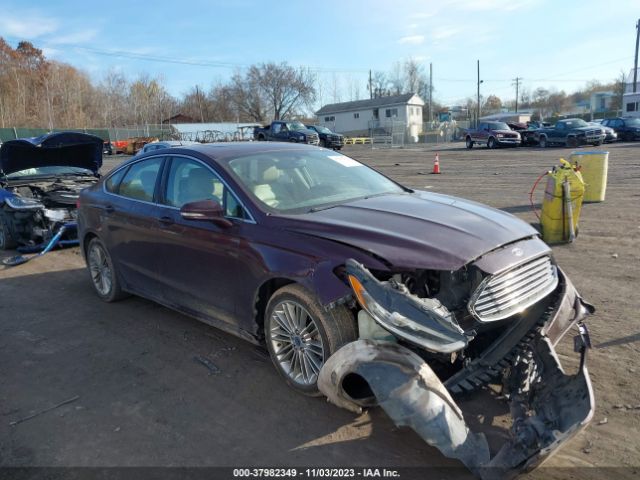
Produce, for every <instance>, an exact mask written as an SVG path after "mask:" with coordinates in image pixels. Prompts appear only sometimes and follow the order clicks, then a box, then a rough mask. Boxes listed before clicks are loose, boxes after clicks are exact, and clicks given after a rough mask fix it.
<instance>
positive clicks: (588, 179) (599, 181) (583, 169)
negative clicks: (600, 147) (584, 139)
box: [571, 151, 609, 202]
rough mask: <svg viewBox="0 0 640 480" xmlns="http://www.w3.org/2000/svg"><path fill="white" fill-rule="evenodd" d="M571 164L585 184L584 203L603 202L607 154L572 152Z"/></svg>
mask: <svg viewBox="0 0 640 480" xmlns="http://www.w3.org/2000/svg"><path fill="white" fill-rule="evenodd" d="M571 163H572V164H573V165H574V166H575V167H577V169H578V170H579V171H580V173H581V174H582V178H583V180H584V183H585V192H584V199H583V201H584V202H604V196H605V193H606V192H607V171H608V169H609V152H604V151H592V152H573V153H572V154H571Z"/></svg>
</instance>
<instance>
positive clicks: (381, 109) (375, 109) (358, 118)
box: [316, 93, 424, 137]
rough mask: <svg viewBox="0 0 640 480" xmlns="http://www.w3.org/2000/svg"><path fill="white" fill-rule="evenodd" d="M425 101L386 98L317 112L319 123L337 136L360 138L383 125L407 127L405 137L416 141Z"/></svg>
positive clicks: (407, 97)
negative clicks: (414, 138)
mask: <svg viewBox="0 0 640 480" xmlns="http://www.w3.org/2000/svg"><path fill="white" fill-rule="evenodd" d="M423 106H424V101H423V100H422V99H421V98H420V97H419V96H418V95H416V94H415V93H406V94H403V95H393V96H389V97H379V98H372V99H370V100H356V101H354V102H343V103H332V104H330V105H325V106H324V107H322V108H321V109H320V110H318V111H317V112H316V117H317V118H318V123H319V124H320V125H324V126H326V127H329V128H331V129H332V130H334V131H336V132H338V133H344V134H351V135H357V134H363V133H366V132H368V131H369V129H370V128H375V127H377V126H380V125H384V124H385V123H391V122H402V123H404V124H406V131H407V135H409V136H410V137H417V136H418V135H419V134H420V133H422V107H423Z"/></svg>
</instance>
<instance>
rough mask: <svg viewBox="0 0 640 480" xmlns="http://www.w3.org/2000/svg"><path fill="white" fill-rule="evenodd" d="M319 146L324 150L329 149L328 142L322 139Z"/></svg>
mask: <svg viewBox="0 0 640 480" xmlns="http://www.w3.org/2000/svg"><path fill="white" fill-rule="evenodd" d="M318 146H319V147H322V148H327V141H326V140H322V139H320V142H319V143H318Z"/></svg>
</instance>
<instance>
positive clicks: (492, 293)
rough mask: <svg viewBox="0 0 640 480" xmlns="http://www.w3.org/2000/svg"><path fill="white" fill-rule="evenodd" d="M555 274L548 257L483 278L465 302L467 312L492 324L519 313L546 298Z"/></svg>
mask: <svg viewBox="0 0 640 480" xmlns="http://www.w3.org/2000/svg"><path fill="white" fill-rule="evenodd" d="M557 285H558V272H557V270H556V267H555V266H554V265H553V264H552V263H551V259H550V258H549V257H548V256H544V257H539V258H536V259H534V260H531V261H529V262H527V263H524V264H522V265H519V266H517V267H515V268H512V269H511V270H507V271H506V272H503V273H499V274H497V275H492V276H490V277H487V278H485V279H484V280H483V281H482V283H481V284H480V286H479V287H478V289H477V290H476V291H475V293H474V294H473V296H472V297H471V300H470V301H469V311H470V312H471V313H472V314H473V315H474V316H475V317H476V318H477V319H478V320H480V321H481V322H494V321H496V320H502V319H503V318H507V317H510V316H511V315H515V314H516V313H519V312H522V311H523V310H524V309H526V308H527V307H530V306H531V305H533V304H534V303H537V302H538V301H539V300H542V299H543V298H544V297H546V296H547V295H549V293H551V292H552V291H553V290H554V289H555V288H556V286H557Z"/></svg>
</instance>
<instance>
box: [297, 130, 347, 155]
mask: <svg viewBox="0 0 640 480" xmlns="http://www.w3.org/2000/svg"><path fill="white" fill-rule="evenodd" d="M305 126H306V127H307V128H308V129H309V130H313V131H314V132H316V133H317V134H318V136H319V137H320V146H321V147H325V148H333V149H334V150H340V149H341V148H342V147H343V146H344V135H340V134H339V133H335V132H332V131H331V130H329V129H328V128H327V127H324V126H322V125H305Z"/></svg>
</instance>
